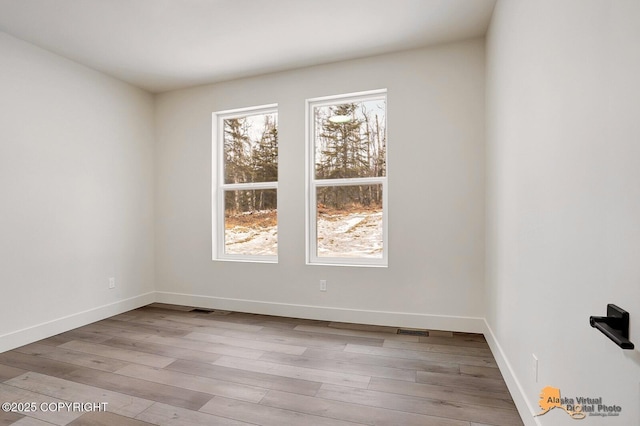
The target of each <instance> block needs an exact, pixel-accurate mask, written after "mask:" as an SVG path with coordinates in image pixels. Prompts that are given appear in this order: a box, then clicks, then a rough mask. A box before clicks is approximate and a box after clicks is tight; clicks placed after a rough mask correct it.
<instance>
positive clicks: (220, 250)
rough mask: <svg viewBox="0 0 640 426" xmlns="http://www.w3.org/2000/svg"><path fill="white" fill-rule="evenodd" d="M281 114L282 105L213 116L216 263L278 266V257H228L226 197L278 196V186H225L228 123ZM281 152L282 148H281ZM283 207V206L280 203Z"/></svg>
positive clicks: (213, 191) (212, 178) (274, 184)
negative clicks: (269, 192) (263, 192)
mask: <svg viewBox="0 0 640 426" xmlns="http://www.w3.org/2000/svg"><path fill="white" fill-rule="evenodd" d="M268 113H276V114H277V113H278V104H268V105H260V106H255V107H247V108H238V109H230V110H225V111H217V112H214V113H213V115H212V120H211V122H212V132H211V134H212V135H213V138H212V139H213V140H212V147H211V154H212V160H211V164H212V165H213V167H212V173H211V188H212V196H211V202H212V203H211V204H212V205H211V212H212V215H211V216H212V223H211V229H212V259H213V260H222V261H232V262H258V263H277V262H278V256H277V255H275V256H272V255H252V254H227V253H225V244H224V239H225V238H224V193H225V191H234V190H256V189H275V190H276V196H277V190H278V182H277V181H276V182H247V183H234V184H228V183H225V182H224V170H225V169H224V167H225V164H224V162H225V156H224V120H227V119H231V118H240V117H245V116H248V115H259V114H268ZM278 148H279V147H278ZM278 204H279V203H278Z"/></svg>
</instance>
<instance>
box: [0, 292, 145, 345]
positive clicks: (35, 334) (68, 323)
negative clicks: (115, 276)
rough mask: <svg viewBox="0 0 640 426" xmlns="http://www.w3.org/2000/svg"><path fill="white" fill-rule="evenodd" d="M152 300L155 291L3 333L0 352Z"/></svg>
mask: <svg viewBox="0 0 640 426" xmlns="http://www.w3.org/2000/svg"><path fill="white" fill-rule="evenodd" d="M154 301H155V292H149V293H145V294H141V295H139V296H135V297H131V298H128V299H124V300H119V301H117V302H114V303H109V304H107V305H103V306H99V307H97V308H93V309H88V310H86V311H82V312H78V313H76V314H72V315H67V316H65V317H62V318H57V319H54V320H51V321H47V322H43V323H41V324H37V325H34V326H31V327H27V328H23V329H22V330H17V331H13V332H11V333H7V334H4V335H2V336H0V353H2V352H5V351H8V350H11V349H15V348H18V347H20V346H23V345H26V344H29V343H33V342H36V341H38V340H41V339H46V338H47V337H51V336H54V335H56V334H59V333H63V332H65V331H69V330H73V329H74V328H78V327H82V326H83V325H87V324H91V323H92V322H95V321H100V320H102V319H105V318H109V317H111V316H114V315H118V314H121V313H123V312H127V311H130V310H132V309H136V308H139V307H141V306H145V305H148V304H150V303H153V302H154Z"/></svg>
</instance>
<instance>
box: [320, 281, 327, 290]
mask: <svg viewBox="0 0 640 426" xmlns="http://www.w3.org/2000/svg"><path fill="white" fill-rule="evenodd" d="M320 291H327V280H320Z"/></svg>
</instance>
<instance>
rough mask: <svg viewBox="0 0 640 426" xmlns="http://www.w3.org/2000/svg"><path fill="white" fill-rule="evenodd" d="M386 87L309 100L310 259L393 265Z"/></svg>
mask: <svg viewBox="0 0 640 426" xmlns="http://www.w3.org/2000/svg"><path fill="white" fill-rule="evenodd" d="M386 103H387V102H386V91H385V90H378V91H372V92H366V93H357V94H351V95H342V96H334V97H327V98H318V99H311V100H307V138H308V141H307V182H308V200H307V201H308V202H307V240H308V245H307V262H308V263H310V264H333V265H370V266H386V265H387V257H388V256H387V234H388V232H387V196H388V191H387V132H386V130H387V129H386V127H387V125H386V110H387V108H386Z"/></svg>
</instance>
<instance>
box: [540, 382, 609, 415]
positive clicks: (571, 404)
mask: <svg viewBox="0 0 640 426" xmlns="http://www.w3.org/2000/svg"><path fill="white" fill-rule="evenodd" d="M538 405H539V406H540V409H541V410H542V411H541V412H540V413H538V414H536V415H535V417H537V416H542V415H543V414H547V413H548V412H549V411H551V410H553V409H555V408H557V409H560V410H562V411H564V412H566V413H567V414H568V415H569V416H571V418H573V419H575V420H582V419H584V418H585V417H587V416H599V417H608V416H619V415H620V413H621V412H622V407H620V406H619V405H606V404H604V403H603V402H602V397H601V396H600V397H596V398H594V397H585V396H578V397H575V398H564V397H562V396H560V389H558V388H554V387H552V386H547V387H545V388H543V389H542V391H540V400H539V401H538Z"/></svg>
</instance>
